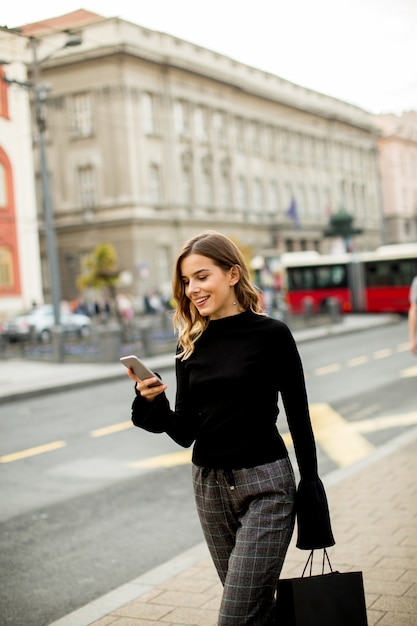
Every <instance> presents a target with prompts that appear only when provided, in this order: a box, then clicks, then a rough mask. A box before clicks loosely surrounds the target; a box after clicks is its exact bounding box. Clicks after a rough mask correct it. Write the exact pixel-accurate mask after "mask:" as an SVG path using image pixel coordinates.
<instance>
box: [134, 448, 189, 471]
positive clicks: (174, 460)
mask: <svg viewBox="0 0 417 626" xmlns="http://www.w3.org/2000/svg"><path fill="white" fill-rule="evenodd" d="M191 455H192V450H190V449H187V450H181V451H180V452H171V453H170V454H161V455H160V456H152V457H149V458H148V459H142V460H141V461H134V462H133V463H129V467H138V468H158V467H175V466H177V465H187V464H188V463H191Z"/></svg>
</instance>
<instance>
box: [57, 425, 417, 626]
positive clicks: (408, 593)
mask: <svg viewBox="0 0 417 626" xmlns="http://www.w3.org/2000/svg"><path fill="white" fill-rule="evenodd" d="M416 442H417V429H414V430H413V431H409V432H408V433H406V434H405V435H401V436H400V437H398V438H397V439H395V440H394V441H392V442H391V443H390V444H388V445H386V446H384V447H382V448H380V449H378V450H377V451H376V452H375V453H374V454H372V455H371V456H370V457H368V458H367V459H365V460H364V461H362V462H360V463H358V464H356V465H355V466H351V467H350V468H347V469H343V470H337V471H335V472H334V473H332V474H330V475H329V476H328V477H327V479H326V480H325V484H326V488H327V495H328V499H329V505H330V510H331V515H332V524H333V531H334V534H335V538H336V546H335V547H333V548H330V549H329V555H330V559H331V562H332V566H333V569H336V570H338V571H341V572H347V571H358V570H360V571H362V572H363V576H364V584H365V594H366V605H367V610H368V622H369V626H374V625H376V624H378V626H416V625H417V532H416V531H417V481H416V476H417V454H416ZM294 542H295V535H294V538H293V542H292V544H291V546H290V550H289V552H288V555H287V559H286V561H285V565H284V570H283V574H282V577H293V576H300V575H301V572H302V568H303V565H304V563H305V561H306V558H307V555H308V552H305V551H301V550H297V549H296V548H295V544H294ZM315 573H318V572H315ZM220 597H221V585H220V583H219V581H218V578H217V574H216V572H215V570H214V567H213V565H212V563H211V560H210V558H209V557H208V553H207V550H206V548H205V546H204V544H199V545H197V546H196V547H195V548H193V549H192V550H189V551H187V552H185V553H183V554H182V555H180V556H178V557H176V558H175V559H173V560H172V561H170V562H168V563H166V564H164V565H163V566H161V567H158V568H155V569H154V570H152V571H150V572H147V573H146V574H144V575H143V576H140V577H139V578H137V579H135V580H133V581H132V582H130V583H128V584H127V585H124V586H123V587H121V588H119V589H117V590H115V591H113V592H111V593H109V594H107V595H106V596H104V597H102V598H99V599H98V600H96V601H95V602H92V603H91V604H89V605H87V606H86V607H83V608H81V609H79V610H78V611H75V612H74V613H71V614H70V615H68V616H66V617H64V618H62V619H60V620H58V621H56V622H54V623H53V624H52V625H50V626H87V625H91V626H110V625H111V626H155V625H156V624H160V625H163V626H215V625H216V624H217V612H218V608H219V603H220ZM317 626H320V625H317ZM334 626H337V624H335V625H334ZM352 626H354V625H353V624H352Z"/></svg>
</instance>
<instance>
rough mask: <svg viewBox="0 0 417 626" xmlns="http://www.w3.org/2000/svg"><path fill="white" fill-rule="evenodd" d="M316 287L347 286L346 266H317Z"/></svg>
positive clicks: (332, 287)
mask: <svg viewBox="0 0 417 626" xmlns="http://www.w3.org/2000/svg"><path fill="white" fill-rule="evenodd" d="M316 287H317V289H334V288H337V287H347V274H346V267H345V266H343V265H334V266H323V267H317V268H316Z"/></svg>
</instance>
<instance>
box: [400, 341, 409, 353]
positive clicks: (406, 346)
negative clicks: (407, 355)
mask: <svg viewBox="0 0 417 626" xmlns="http://www.w3.org/2000/svg"><path fill="white" fill-rule="evenodd" d="M409 349H410V344H409V343H399V344H398V346H397V352H407V351H408V350H409Z"/></svg>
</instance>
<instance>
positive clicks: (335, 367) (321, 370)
mask: <svg viewBox="0 0 417 626" xmlns="http://www.w3.org/2000/svg"><path fill="white" fill-rule="evenodd" d="M340 368H341V366H340V364H339V363H333V364H332V365H325V366H324V367H318V368H317V369H316V370H314V374H315V375H316V376H324V375H325V374H332V373H333V372H338V371H339V370H340Z"/></svg>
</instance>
